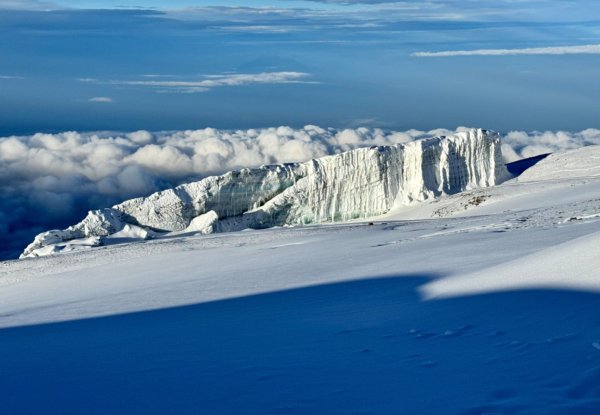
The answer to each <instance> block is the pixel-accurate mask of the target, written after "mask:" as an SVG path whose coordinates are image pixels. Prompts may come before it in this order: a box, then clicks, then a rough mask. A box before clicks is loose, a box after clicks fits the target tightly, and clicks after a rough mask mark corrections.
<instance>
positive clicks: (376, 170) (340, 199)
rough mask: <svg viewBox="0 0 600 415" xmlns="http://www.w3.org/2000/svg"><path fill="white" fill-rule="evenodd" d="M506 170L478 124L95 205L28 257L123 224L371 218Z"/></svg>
mask: <svg viewBox="0 0 600 415" xmlns="http://www.w3.org/2000/svg"><path fill="white" fill-rule="evenodd" d="M506 177H508V172H507V171H506V168H505V166H504V163H503V162H502V154H501V146H500V138H499V135H498V134H496V133H494V132H491V131H486V130H481V129H472V130H468V131H464V132H460V133H457V134H454V135H452V136H447V137H435V138H430V139H425V140H418V141H413V142H410V143H406V144H398V145H395V146H379V147H371V148H360V149H356V150H352V151H348V152H345V153H341V154H335V155H331V156H326V157H322V158H319V159H315V160H311V161H308V162H305V163H290V164H282V165H275V166H262V167H259V168H255V169H242V170H238V171H231V172H228V173H225V174H223V175H221V176H212V177H207V178H205V179H203V180H200V181H198V182H193V183H188V184H183V185H181V186H177V187H175V188H173V189H169V190H165V191H162V192H157V193H154V194H152V195H150V196H148V197H142V198H137V199H131V200H128V201H125V202H123V203H121V204H119V205H115V206H113V207H112V208H108V209H101V210H94V211H91V212H89V213H88V215H87V217H86V218H85V219H84V220H83V221H82V222H80V223H78V224H76V225H73V226H71V227H69V228H67V229H65V230H62V231H58V230H55V231H48V232H44V233H42V234H40V235H38V236H37V237H36V238H35V240H34V241H33V242H32V243H31V244H30V245H29V246H28V247H27V248H26V249H25V251H24V252H23V254H22V255H21V257H22V258H23V257H31V256H39V255H45V254H49V253H54V252H57V251H58V250H60V248H64V246H65V244H68V243H69V241H75V240H87V241H90V240H91V241H93V243H96V244H101V243H102V240H103V238H106V237H110V235H113V234H115V233H120V234H122V233H123V230H124V229H127V230H130V229H134V228H135V229H137V230H136V231H135V234H136V235H140V234H141V235H145V236H146V237H151V236H152V235H156V234H161V233H165V232H174V231H190V232H200V233H212V232H225V231H233V230H240V229H245V228H255V229H257V228H267V227H271V226H282V225H303V224H313V223H324V222H338V221H345V220H350V219H356V218H368V217H372V216H378V215H382V214H384V213H386V212H388V211H389V210H391V209H392V208H394V207H398V206H403V205H408V204H412V203H416V202H420V201H424V200H426V199H430V198H435V197H439V196H440V195H443V194H452V193H457V192H461V191H463V190H467V189H472V188H476V187H487V186H493V185H495V184H497V183H499V182H500V181H502V180H504V179H505V178H506ZM140 228H141V230H140Z"/></svg>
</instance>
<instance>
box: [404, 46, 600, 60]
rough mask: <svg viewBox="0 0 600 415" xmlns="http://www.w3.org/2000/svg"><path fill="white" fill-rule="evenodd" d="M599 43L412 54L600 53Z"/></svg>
mask: <svg viewBox="0 0 600 415" xmlns="http://www.w3.org/2000/svg"><path fill="white" fill-rule="evenodd" d="M599 54H600V44H599V45H580V46H551V47H543V48H523V49H476V50H448V51H442V52H416V53H413V54H412V55H411V56H415V57H418V58H432V57H433V58H435V57H449V56H505V55H599Z"/></svg>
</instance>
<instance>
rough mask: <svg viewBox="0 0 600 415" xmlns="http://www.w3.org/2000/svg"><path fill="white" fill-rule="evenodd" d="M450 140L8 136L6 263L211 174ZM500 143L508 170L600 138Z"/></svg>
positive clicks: (0, 221) (556, 136)
mask: <svg viewBox="0 0 600 415" xmlns="http://www.w3.org/2000/svg"><path fill="white" fill-rule="evenodd" d="M463 129H464V128H462V127H461V128H458V129H457V130H456V131H461V130H463ZM453 132H454V131H451V130H446V129H437V130H431V131H418V130H409V131H404V132H393V131H384V130H381V129H367V128H358V129H346V130H336V129H323V128H320V127H317V126H306V127H304V128H302V129H292V128H289V127H278V128H266V129H257V130H254V129H253V130H245V131H226V130H216V129H212V128H207V129H204V130H193V131H192V130H189V131H175V132H158V133H151V132H148V131H136V132H132V133H111V132H99V133H79V132H64V133H59V134H42V133H39V134H34V135H32V136H13V137H3V138H0V259H6V258H12V257H16V256H17V255H18V254H19V253H20V252H21V251H22V250H23V248H24V247H25V246H26V245H27V244H28V243H29V242H31V240H32V239H33V237H34V236H35V235H36V234H37V233H39V232H42V231H44V230H48V229H53V228H64V227H66V226H68V225H71V224H74V223H76V222H78V221H80V220H81V219H83V217H84V216H85V214H86V213H87V211H88V210H90V209H97V208H100V207H108V206H112V205H114V204H116V203H119V202H121V201H123V200H126V199H129V198H132V197H138V196H143V195H148V194H150V193H152V192H154V191H157V190H161V189H165V188H168V187H172V186H175V185H178V184H181V183H184V182H188V181H193V180H198V179H201V178H203V177H206V176H208V175H211V174H220V173H223V172H225V171H227V170H232V169H237V168H242V167H254V166H259V165H262V164H277V163H284V162H296V161H306V160H309V159H311V158H315V157H321V156H325V155H328V154H334V153H339V152H342V151H347V150H350V149H353V148H357V147H364V146H371V145H388V144H397V143H405V142H409V141H412V140H415V139H420V138H426V137H431V136H437V135H449V134H452V133H453ZM503 140H504V144H503V147H502V150H503V154H504V157H505V160H506V161H507V162H510V161H514V160H518V159H520V158H526V157H532V156H535V155H538V154H544V153H550V152H554V151H558V150H565V149H573V148H578V147H581V146H585V145H593V144H600V130H596V129H588V130H584V131H581V132H576V133H571V132H564V131H559V132H550V131H547V132H531V133H527V132H523V131H512V132H510V133H508V134H506V135H505V136H504V137H503Z"/></svg>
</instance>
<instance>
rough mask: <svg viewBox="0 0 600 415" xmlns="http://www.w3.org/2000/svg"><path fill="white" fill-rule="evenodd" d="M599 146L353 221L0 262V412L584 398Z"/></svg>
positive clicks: (325, 409)
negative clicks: (496, 182)
mask: <svg viewBox="0 0 600 415" xmlns="http://www.w3.org/2000/svg"><path fill="white" fill-rule="evenodd" d="M599 158H600V151H599V149H598V148H596V147H588V148H585V149H581V150H577V151H574V152H570V153H562V154H555V155H551V156H549V157H548V158H546V159H544V160H543V161H541V162H539V163H538V164H537V165H536V166H534V167H532V168H531V169H529V170H528V171H526V172H525V173H524V174H523V175H522V176H521V177H520V178H519V179H516V180H511V181H509V182H506V183H504V184H502V185H500V186H496V187H491V188H485V189H476V190H472V191H469V192H466V193H461V194H457V195H454V196H447V197H443V198H442V199H440V200H437V201H429V202H426V203H424V204H421V205H417V206H410V207H403V208H399V209H398V210H396V211H394V212H391V213H389V214H387V215H386V216H385V217H379V218H377V219H375V220H372V222H373V224H372V225H371V224H369V223H367V222H354V223H347V224H335V225H322V226H307V227H301V228H276V229H268V230H261V231H242V232H235V233H223V234H213V235H194V234H191V233H188V234H180V235H175V236H172V237H170V238H164V239H157V240H152V241H142V242H137V241H135V242H131V243H124V244H118V245H117V244H116V245H108V246H102V247H97V248H90V249H89V250H81V251H76V252H71V253H64V254H60V255H56V256H50V257H43V258H36V259H28V260H22V261H7V262H0V327H3V329H1V330H0V356H1V357H0V374H1V376H0V397H1V398H2V399H0V413H7V414H14V413H63V414H69V413H86V414H96V413H97V414H109V413H110V414H112V413H128V414H133V413H140V414H148V413H161V414H163V413H173V414H188V413H202V414H205V413H206V414H209V413H210V414H213V413H214V414H229V413H231V414H239V413H323V414H332V413H349V414H367V413H373V414H380V413H389V414H398V413H402V414H404V413H406V414H432V413H444V414H483V413H486V414H491V413H494V414H496V413H498V414H506V413H509V414H513V413H519V414H520V413H523V414H571V413H573V414H597V413H599V411H600V315H599V314H598V310H599V309H600V308H599V306H600V271H598V270H599V269H600V176H599V174H600V171H599V170H598V165H600V164H599V163H600V161H599ZM116 242H119V241H116ZM120 242H123V241H120Z"/></svg>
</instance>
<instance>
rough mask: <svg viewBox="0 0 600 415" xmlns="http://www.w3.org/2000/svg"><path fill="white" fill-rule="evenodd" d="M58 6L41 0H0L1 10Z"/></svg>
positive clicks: (51, 8)
mask: <svg viewBox="0 0 600 415" xmlns="http://www.w3.org/2000/svg"><path fill="white" fill-rule="evenodd" d="M57 8H58V6H57V5H56V4H54V3H51V2H49V1H40V0H0V10H54V9H57Z"/></svg>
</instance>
